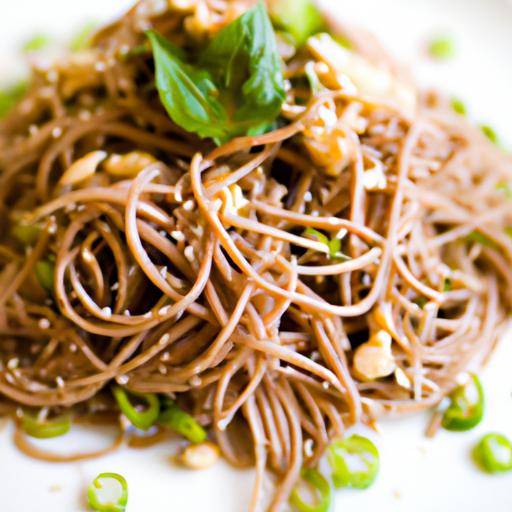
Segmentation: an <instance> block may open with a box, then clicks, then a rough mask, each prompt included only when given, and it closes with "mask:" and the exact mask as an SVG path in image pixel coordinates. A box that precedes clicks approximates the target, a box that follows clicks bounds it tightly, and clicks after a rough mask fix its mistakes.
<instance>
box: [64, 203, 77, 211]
mask: <svg viewBox="0 0 512 512" xmlns="http://www.w3.org/2000/svg"><path fill="white" fill-rule="evenodd" d="M74 210H76V204H75V203H69V204H67V205H66V206H65V207H64V211H65V212H66V213H69V212H72V211H74Z"/></svg>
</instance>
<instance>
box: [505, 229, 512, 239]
mask: <svg viewBox="0 0 512 512" xmlns="http://www.w3.org/2000/svg"><path fill="white" fill-rule="evenodd" d="M504 231H505V234H506V235H507V236H509V237H511V238H512V226H507V227H506V228H505V229H504Z"/></svg>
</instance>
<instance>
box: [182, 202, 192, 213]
mask: <svg viewBox="0 0 512 512" xmlns="http://www.w3.org/2000/svg"><path fill="white" fill-rule="evenodd" d="M194 207H195V203H194V201H192V199H189V200H188V201H185V202H184V203H183V208H184V209H185V210H187V212H191V211H192V210H193V209H194Z"/></svg>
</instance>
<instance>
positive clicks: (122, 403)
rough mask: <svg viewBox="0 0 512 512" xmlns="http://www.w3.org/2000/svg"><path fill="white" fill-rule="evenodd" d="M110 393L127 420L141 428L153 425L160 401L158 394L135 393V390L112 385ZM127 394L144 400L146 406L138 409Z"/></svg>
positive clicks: (145, 428) (146, 428)
mask: <svg viewBox="0 0 512 512" xmlns="http://www.w3.org/2000/svg"><path fill="white" fill-rule="evenodd" d="M112 393H113V395H114V398H115V399H116V401H117V405H118V406H119V409H121V412H122V413H123V414H124V415H125V416H126V418H127V419H128V421H129V422H130V423H131V424H132V425H133V426H134V427H137V428H139V429H141V430H148V429H149V428H150V427H151V426H153V425H154V424H155V422H156V420H157V418H158V414H159V413H160V401H159V400H158V396H157V395H155V394H153V393H136V392H135V391H127V390H125V389H123V388H122V387H120V386H114V387H113V388H112ZM128 394H130V395H132V396H134V397H136V398H139V399H141V400H142V401H144V402H146V404H147V407H146V408H145V409H144V410H143V411H138V410H137V409H136V408H135V407H134V406H133V405H132V404H131V402H130V399H129V397H128Z"/></svg>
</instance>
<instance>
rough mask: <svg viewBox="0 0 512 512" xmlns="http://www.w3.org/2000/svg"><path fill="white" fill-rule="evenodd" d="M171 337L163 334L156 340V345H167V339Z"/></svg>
mask: <svg viewBox="0 0 512 512" xmlns="http://www.w3.org/2000/svg"><path fill="white" fill-rule="evenodd" d="M170 338H171V337H170V336H169V334H168V333H165V334H164V335H163V336H162V337H161V338H160V339H159V340H158V344H159V345H167V343H169V339H170Z"/></svg>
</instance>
